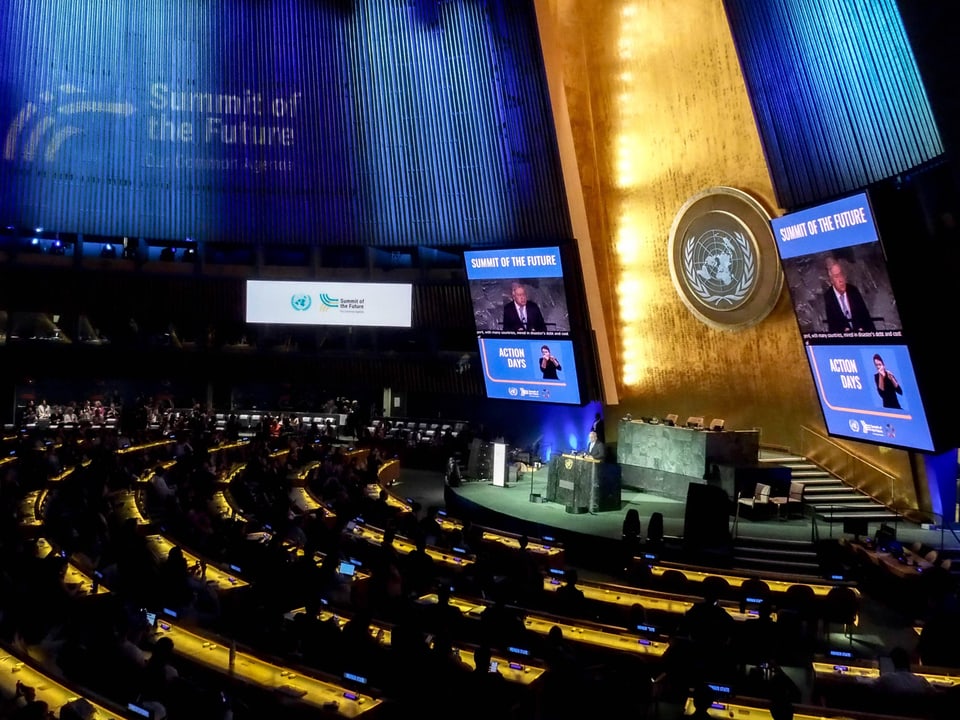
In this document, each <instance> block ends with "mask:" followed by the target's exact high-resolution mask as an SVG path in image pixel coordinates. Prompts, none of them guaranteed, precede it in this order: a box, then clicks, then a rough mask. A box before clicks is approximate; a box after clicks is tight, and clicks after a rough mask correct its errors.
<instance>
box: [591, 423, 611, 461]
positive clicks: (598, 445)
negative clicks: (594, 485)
mask: <svg viewBox="0 0 960 720" xmlns="http://www.w3.org/2000/svg"><path fill="white" fill-rule="evenodd" d="M606 452H607V451H606V448H605V447H604V445H603V443H602V442H600V441H599V440H598V439H597V433H596V432H594V431H593V430H591V431H590V439H589V440H588V441H587V456H588V457H592V458H593V459H594V460H603V459H604V457H606Z"/></svg>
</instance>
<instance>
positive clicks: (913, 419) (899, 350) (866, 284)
mask: <svg viewBox="0 0 960 720" xmlns="http://www.w3.org/2000/svg"><path fill="white" fill-rule="evenodd" d="M772 226H773V233H774V236H775V237H776V240H777V248H778V250H779V253H780V259H781V263H782V265H783V272H784V277H785V278H786V281H787V286H788V287H789V290H790V296H791V298H792V301H793V307H794V311H795V313H796V317H797V323H798V325H799V328H800V334H801V336H802V337H803V341H804V344H805V345H806V346H807V359H808V361H809V363H810V370H811V373H812V375H813V380H814V384H815V386H816V390H817V396H818V397H819V399H820V406H821V408H822V410H823V416H824V421H825V423H826V426H827V431H828V432H829V433H830V434H831V435H834V436H838V437H844V438H848V439H851V440H860V441H865V442H872V443H877V444H882V445H889V446H895V447H903V448H908V449H915V450H925V451H933V450H934V443H933V439H932V437H931V432H930V427H929V423H928V420H927V416H926V413H925V412H924V407H923V401H922V396H921V392H920V387H919V384H918V381H917V377H916V373H915V370H914V364H913V362H912V360H911V355H910V350H909V346H908V343H907V338H906V336H905V334H904V331H903V327H902V326H901V321H900V313H899V311H898V308H897V301H896V296H895V294H894V291H893V287H892V285H891V282H890V276H889V273H888V271H887V262H886V256H885V254H884V251H883V246H882V245H881V243H880V237H879V234H878V231H877V226H876V223H875V222H874V217H873V212H872V210H871V207H870V202H869V198H868V197H867V195H866V193H859V194H857V195H853V196H851V197H847V198H843V199H841V200H836V201H834V202H830V203H826V204H823V205H818V206H816V207H813V208H809V209H807V210H803V211H800V212H795V213H790V214H788V215H784V216H783V217H780V218H776V219H774V220H773V221H772Z"/></svg>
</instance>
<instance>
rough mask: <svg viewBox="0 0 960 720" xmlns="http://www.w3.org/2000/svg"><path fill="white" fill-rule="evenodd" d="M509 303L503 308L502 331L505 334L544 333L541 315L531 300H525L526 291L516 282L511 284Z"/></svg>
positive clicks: (544, 328) (545, 324)
mask: <svg viewBox="0 0 960 720" xmlns="http://www.w3.org/2000/svg"><path fill="white" fill-rule="evenodd" d="M510 298H511V299H510V301H509V302H507V303H506V304H505V305H504V306H503V329H504V331H505V332H546V331H547V323H546V322H544V320H543V313H541V312H540V308H539V307H538V306H537V304H536V303H535V302H533V300H527V290H526V288H524V287H523V285H521V284H520V283H518V282H515V283H513V286H512V288H511V291H510Z"/></svg>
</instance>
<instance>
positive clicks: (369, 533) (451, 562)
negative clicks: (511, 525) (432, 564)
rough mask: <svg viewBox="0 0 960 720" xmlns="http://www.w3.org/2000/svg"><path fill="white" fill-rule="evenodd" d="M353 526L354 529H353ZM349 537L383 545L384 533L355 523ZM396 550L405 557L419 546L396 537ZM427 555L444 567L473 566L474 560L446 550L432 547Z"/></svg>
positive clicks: (394, 545) (348, 530) (348, 529)
mask: <svg viewBox="0 0 960 720" xmlns="http://www.w3.org/2000/svg"><path fill="white" fill-rule="evenodd" d="M351 525H352V527H351ZM345 532H347V533H348V534H349V535H351V536H352V537H355V538H360V539H361V540H366V541H367V542H369V543H370V544H372V545H382V544H383V538H384V533H383V530H381V529H380V528H375V527H373V526H372V525H366V524H364V523H358V522H354V523H351V524H349V525H347V529H346V531H345ZM393 547H394V549H395V550H396V551H397V552H398V553H401V554H403V555H406V554H408V553H411V552H413V551H414V550H416V549H417V546H416V545H415V544H413V543H412V542H410V541H409V540H406V539H404V538H402V537H399V536H395V537H394V539H393ZM427 555H429V556H430V557H431V558H433V559H434V560H436V561H437V562H441V563H443V564H444V565H448V566H450V567H454V568H461V567H467V566H468V565H472V564H473V559H472V558H468V557H464V556H462V555H456V554H454V553H449V552H447V551H446V550H441V549H440V548H435V547H432V546H427Z"/></svg>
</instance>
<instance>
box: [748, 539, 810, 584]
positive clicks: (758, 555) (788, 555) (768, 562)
mask: <svg viewBox="0 0 960 720" xmlns="http://www.w3.org/2000/svg"><path fill="white" fill-rule="evenodd" d="M732 562H733V567H734V569H736V570H741V571H746V572H749V573H757V574H769V573H789V574H790V575H809V576H811V577H820V576H821V567H820V559H819V557H818V555H817V548H816V545H814V543H813V542H811V541H809V540H785V539H776V538H769V537H765V538H750V537H737V538H736V539H735V540H734V545H733V558H732Z"/></svg>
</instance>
